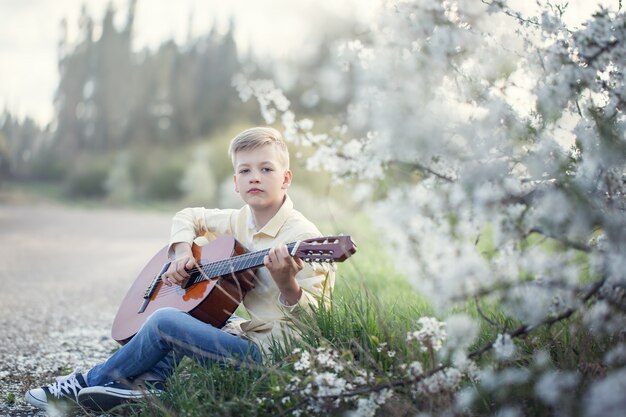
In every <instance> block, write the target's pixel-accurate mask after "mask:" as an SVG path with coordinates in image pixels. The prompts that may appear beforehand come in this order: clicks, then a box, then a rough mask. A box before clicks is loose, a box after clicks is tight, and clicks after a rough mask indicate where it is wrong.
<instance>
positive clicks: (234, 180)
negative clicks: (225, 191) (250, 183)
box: [233, 175, 239, 193]
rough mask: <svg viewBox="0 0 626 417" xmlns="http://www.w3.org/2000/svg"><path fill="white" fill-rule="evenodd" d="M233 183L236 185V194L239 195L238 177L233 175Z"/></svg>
mask: <svg viewBox="0 0 626 417" xmlns="http://www.w3.org/2000/svg"><path fill="white" fill-rule="evenodd" d="M233 183H235V192H236V193H239V187H238V186H237V175H233Z"/></svg>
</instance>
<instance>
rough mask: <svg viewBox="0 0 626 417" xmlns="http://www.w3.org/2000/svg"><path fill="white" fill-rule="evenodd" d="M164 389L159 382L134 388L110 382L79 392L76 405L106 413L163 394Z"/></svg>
mask: <svg viewBox="0 0 626 417" xmlns="http://www.w3.org/2000/svg"><path fill="white" fill-rule="evenodd" d="M164 389H165V386H164V384H163V382H161V381H154V382H148V381H146V382H144V383H143V384H142V385H134V386H131V385H128V384H123V383H121V382H111V383H108V384H105V385H98V386H93V387H88V388H85V389H83V390H81V391H80V393H79V395H78V404H79V405H80V406H81V407H84V408H86V409H88V410H91V411H99V412H107V411H110V410H112V409H114V408H116V407H119V406H121V405H124V404H128V403H132V402H135V401H137V400H140V399H142V398H145V397H146V396H158V395H160V394H162V393H163V392H164Z"/></svg>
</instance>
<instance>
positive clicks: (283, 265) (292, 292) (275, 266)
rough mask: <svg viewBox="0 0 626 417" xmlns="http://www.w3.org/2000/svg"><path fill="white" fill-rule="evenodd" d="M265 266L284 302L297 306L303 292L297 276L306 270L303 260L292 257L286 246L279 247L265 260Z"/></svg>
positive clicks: (274, 248)
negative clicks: (303, 269)
mask: <svg viewBox="0 0 626 417" xmlns="http://www.w3.org/2000/svg"><path fill="white" fill-rule="evenodd" d="M263 264H264V265H265V267H266V268H267V269H268V270H269V271H270V274H271V275H272V278H273V279H274V282H276V286H277V287H278V289H279V290H280V292H281V293H282V295H283V298H284V300H285V301H286V302H287V303H288V304H290V305H293V304H296V303H297V302H298V300H299V299H300V294H301V292H302V290H301V289H300V285H298V282H297V281H296V274H297V273H298V272H300V271H301V270H302V268H304V262H303V261H302V259H300V258H298V257H296V256H291V255H290V254H289V250H288V249H287V246H286V245H279V246H276V247H273V248H272V249H270V251H269V253H268V254H267V255H265V258H263Z"/></svg>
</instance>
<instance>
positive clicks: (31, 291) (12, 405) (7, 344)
mask: <svg viewBox="0 0 626 417" xmlns="http://www.w3.org/2000/svg"><path fill="white" fill-rule="evenodd" d="M172 214H173V213H167V214H158V213H145V212H134V211H126V210H115V209H92V208H90V209H80V208H68V207H64V206H60V205H56V204H53V203H49V202H38V203H32V202H31V203H24V202H22V203H15V202H7V201H2V199H0V286H1V287H0V416H43V415H45V414H44V413H40V412H38V411H37V410H36V409H35V408H32V407H30V406H28V405H27V404H26V403H25V402H24V400H23V398H24V392H25V390H27V389H28V388H29V387H31V386H39V385H41V384H44V383H48V382H50V381H51V379H52V378H53V377H54V376H56V375H63V374H67V373H69V372H71V371H72V370H73V369H74V368H75V367H80V368H82V369H83V370H87V369H89V368H90V367H91V366H92V365H94V364H96V363H98V362H99V361H101V360H102V359H104V358H106V357H107V356H108V354H109V353H110V352H111V351H112V350H113V349H115V348H116V346H117V344H116V343H115V342H114V341H113V340H112V339H111V338H110V328H111V323H112V321H113V317H114V316H115V313H116V311H117V307H118V305H119V303H120V301H121V299H122V298H123V296H124V294H125V293H126V290H127V289H128V287H129V285H130V284H131V282H132V281H133V280H134V278H135V277H136V276H137V274H138V273H139V271H140V270H141V268H142V267H143V265H144V264H145V263H146V262H147V261H148V260H149V259H150V257H151V256H152V255H153V254H154V253H155V252H156V251H157V250H158V249H159V248H160V247H162V246H163V245H164V244H165V243H166V242H167V238H168V236H169V227H170V219H171V217H172V216H171V215H172Z"/></svg>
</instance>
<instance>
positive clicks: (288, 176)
mask: <svg viewBox="0 0 626 417" xmlns="http://www.w3.org/2000/svg"><path fill="white" fill-rule="evenodd" d="M292 177H293V174H292V173H291V170H290V169H288V170H286V171H285V174H284V175H283V186H282V187H281V188H282V189H283V190H286V189H287V188H289V185H291V178H292Z"/></svg>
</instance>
